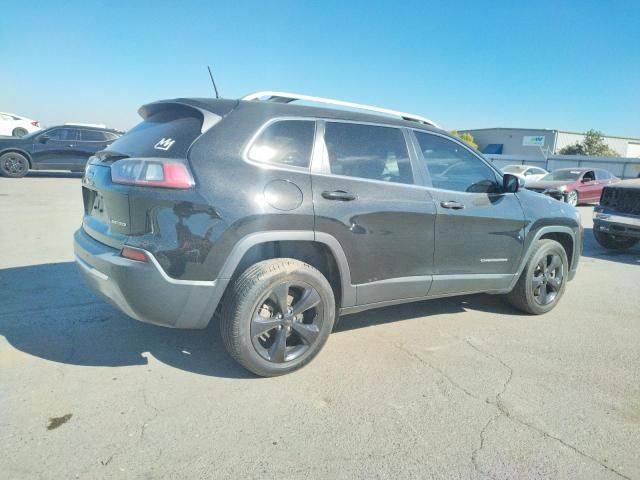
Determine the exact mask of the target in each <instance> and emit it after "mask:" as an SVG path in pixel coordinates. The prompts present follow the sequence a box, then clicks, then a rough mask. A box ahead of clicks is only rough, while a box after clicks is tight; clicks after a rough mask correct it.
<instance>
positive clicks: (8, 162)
mask: <svg viewBox="0 0 640 480" xmlns="http://www.w3.org/2000/svg"><path fill="white" fill-rule="evenodd" d="M28 172H29V160H28V159H27V157H25V156H24V155H22V154H20V153H17V152H7V153H5V154H4V155H1V156H0V175H3V176H5V177H11V178H20V177H24V176H25V175H26V174H27V173H28Z"/></svg>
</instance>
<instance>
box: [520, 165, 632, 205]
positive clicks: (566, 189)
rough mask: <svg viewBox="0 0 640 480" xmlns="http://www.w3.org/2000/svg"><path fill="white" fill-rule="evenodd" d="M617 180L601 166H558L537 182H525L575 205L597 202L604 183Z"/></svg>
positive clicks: (531, 186)
mask: <svg viewBox="0 0 640 480" xmlns="http://www.w3.org/2000/svg"><path fill="white" fill-rule="evenodd" d="M619 181H620V179H619V178H618V177H616V176H615V175H613V174H612V173H611V172H607V171H606V170H603V169H601V168H595V169H593V168H560V169H558V170H554V171H553V172H551V173H549V174H547V175H545V176H544V177H542V178H541V179H540V180H538V181H537V182H531V183H527V188H528V189H529V190H533V191H534V192H539V193H544V194H545V195H549V196H550V197H553V198H555V199H556V200H561V201H564V202H567V203H568V204H569V205H571V206H573V207H575V206H576V205H578V204H579V203H595V202H597V201H598V200H599V199H600V194H601V193H602V189H603V188H604V187H605V186H606V185H609V184H611V183H616V182H619Z"/></svg>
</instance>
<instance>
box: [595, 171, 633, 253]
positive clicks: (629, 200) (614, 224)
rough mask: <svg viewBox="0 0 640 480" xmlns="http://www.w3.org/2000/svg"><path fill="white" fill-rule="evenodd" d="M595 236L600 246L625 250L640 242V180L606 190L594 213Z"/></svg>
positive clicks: (612, 186)
mask: <svg viewBox="0 0 640 480" xmlns="http://www.w3.org/2000/svg"><path fill="white" fill-rule="evenodd" d="M593 235H594V236H595V237H596V240H597V241H598V243H599V244H600V245H602V246H603V247H605V248H609V249H611V250H624V249H627V248H631V247H633V246H634V245H636V244H637V243H638V242H640V179H633V180H624V181H622V182H620V183H617V184H615V185H611V186H608V187H605V188H604V190H603V191H602V196H601V197H600V204H599V205H598V206H597V207H595V208H594V210H593Z"/></svg>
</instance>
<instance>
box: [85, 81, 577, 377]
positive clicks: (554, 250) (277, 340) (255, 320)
mask: <svg viewBox="0 0 640 480" xmlns="http://www.w3.org/2000/svg"><path fill="white" fill-rule="evenodd" d="M265 98H266V99H265ZM309 98H312V99H313V100H314V101H316V102H324V103H328V104H330V105H331V104H333V105H334V106H335V105H336V104H338V105H342V106H351V107H354V104H349V103H346V102H339V103H338V102H337V101H332V100H328V99H318V98H314V97H306V96H296V95H294V94H284V93H276V92H268V93H263V94H260V93H258V94H254V95H251V96H248V97H245V98H244V99H242V100H222V99H220V100H213V99H176V100H167V101H161V102H157V103H152V104H149V105H145V106H143V107H141V109H140V110H139V113H140V115H141V116H142V118H143V121H142V123H140V124H139V125H138V126H136V127H135V128H133V129H132V130H130V131H129V132H128V133H127V134H126V135H124V136H123V137H122V138H120V139H119V140H117V141H116V142H114V143H113V144H112V145H111V146H109V147H108V148H107V149H105V150H103V151H102V152H99V153H98V154H97V155H96V156H95V157H93V158H92V160H91V161H90V164H89V165H88V166H87V170H86V173H85V176H84V179H83V188H82V194H83V199H84V208H85V214H84V218H83V221H82V226H81V228H80V229H79V230H78V231H77V232H76V233H75V237H74V245H75V255H76V260H77V263H78V265H79V268H80V271H81V272H82V274H83V276H84V278H85V279H86V281H87V282H88V283H89V284H90V285H91V286H92V288H93V289H94V290H95V291H96V292H98V293H100V294H102V295H103V296H104V297H105V298H106V299H107V300H108V301H109V302H111V303H113V304H114V305H116V306H117V307H118V308H120V310H122V311H123V312H124V313H126V314H127V315H129V316H131V317H133V318H135V319H138V320H141V321H144V322H149V323H154V324H157V325H164V326H169V327H177V328H204V327H205V326H206V325H207V324H208V323H209V321H210V319H211V318H212V316H213V314H214V312H215V311H216V310H218V311H219V316H220V327H221V331H222V338H223V340H224V344H225V346H226V348H227V350H228V351H229V353H230V354H231V355H232V356H233V357H234V358H235V359H236V360H237V361H239V362H240V363H241V364H242V365H244V366H245V367H246V368H247V369H249V370H251V371H252V372H254V373H256V374H258V375H264V376H272V375H279V374H283V373H287V372H289V371H292V370H295V369H297V368H300V367H302V366H303V365H305V364H306V363H308V362H309V361H310V360H311V359H312V358H313V357H314V356H315V355H316V354H317V353H318V352H319V351H320V349H321V348H322V346H323V345H324V343H325V342H326V340H327V338H328V336H329V334H330V332H331V331H332V329H333V327H334V325H335V323H336V320H337V317H338V315H346V314H350V313H355V312H360V311H363V310H367V309H371V308H378V307H382V306H386V305H392V304H398V303H406V302H415V301H420V300H424V299H429V298H439V297H446V296H451V295H462V294H469V293H478V292H488V293H493V294H505V295H506V296H507V298H508V299H509V300H510V301H511V302H512V303H513V305H515V306H516V307H517V308H519V309H520V310H522V311H524V312H528V313H531V314H542V313H545V312H548V311H549V310H551V309H552V308H553V307H554V306H555V305H557V304H558V301H559V300H560V298H561V297H562V295H563V292H564V290H565V287H566V284H567V281H569V280H571V279H572V278H573V276H574V274H575V272H576V268H577V266H578V259H579V258H580V253H581V250H582V227H581V225H580V219H579V216H578V212H577V211H576V210H575V209H574V208H571V207H569V206H568V205H565V204H562V203H559V202H558V203H554V204H553V205H548V200H547V199H546V198H545V197H544V196H542V195H539V194H536V193H534V192H530V191H528V190H523V189H520V182H519V181H518V179H517V178H516V177H515V176H513V175H508V174H506V175H504V176H503V175H502V174H501V173H500V172H499V171H498V170H496V169H495V168H494V167H493V166H492V165H491V163H490V162H488V161H487V160H485V158H484V157H482V155H480V154H479V153H478V152H477V151H475V150H473V149H472V148H470V147H469V146H468V145H466V144H465V143H464V142H461V141H460V140H458V139H457V138H455V137H453V136H452V135H450V134H448V133H447V132H445V131H444V130H440V129H439V128H437V127H435V126H434V124H433V122H431V121H429V120H428V119H424V118H422V117H418V116H415V115H410V114H407V113H402V112H393V111H389V110H382V109H379V108H375V107H366V106H362V105H355V106H357V107H359V108H361V109H364V108H366V109H369V110H373V111H375V112H376V113H382V114H385V115H371V114H363V113H356V112H353V111H341V110H337V109H329V108H318V107H310V106H300V105H292V104H291V103H292V102H293V101H294V100H299V99H304V100H308V99H309Z"/></svg>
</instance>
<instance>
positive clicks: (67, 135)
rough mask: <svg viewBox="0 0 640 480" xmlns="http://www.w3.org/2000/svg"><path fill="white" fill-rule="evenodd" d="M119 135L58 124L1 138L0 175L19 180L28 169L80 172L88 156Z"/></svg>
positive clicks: (109, 131)
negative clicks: (27, 133)
mask: <svg viewBox="0 0 640 480" xmlns="http://www.w3.org/2000/svg"><path fill="white" fill-rule="evenodd" d="M121 136H122V132H119V131H117V130H112V129H107V128H98V127H89V126H81V125H60V126H57V127H50V128H47V129H46V130H38V131H37V132H33V133H31V134H29V135H25V136H24V137H22V138H0V175H3V176H5V177H12V178H19V177H24V176H25V175H26V174H27V173H28V172H29V170H30V169H32V170H71V171H72V172H82V171H83V170H84V168H85V165H86V163H87V160H88V159H89V157H90V156H91V155H93V154H94V153H96V152H98V151H100V150H104V149H105V148H106V147H107V146H109V144H111V143H112V142H113V141H114V140H117V139H118V138H120V137H121Z"/></svg>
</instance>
